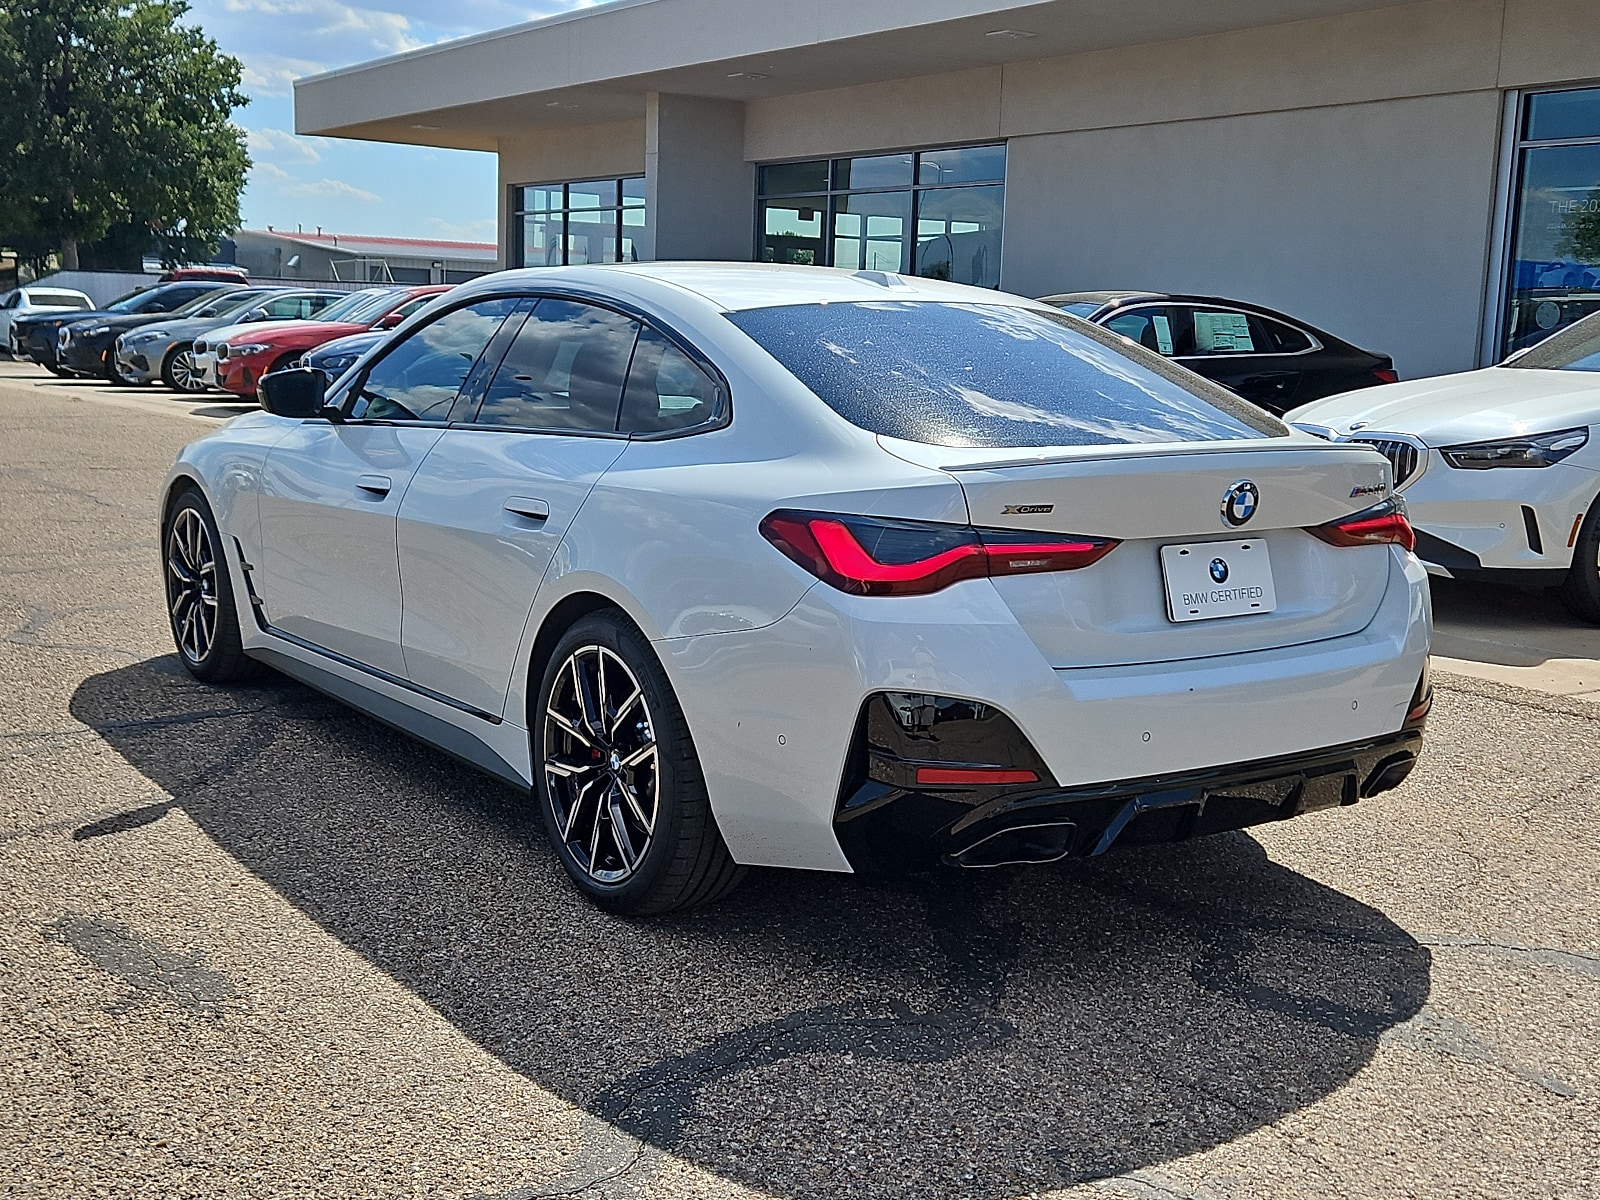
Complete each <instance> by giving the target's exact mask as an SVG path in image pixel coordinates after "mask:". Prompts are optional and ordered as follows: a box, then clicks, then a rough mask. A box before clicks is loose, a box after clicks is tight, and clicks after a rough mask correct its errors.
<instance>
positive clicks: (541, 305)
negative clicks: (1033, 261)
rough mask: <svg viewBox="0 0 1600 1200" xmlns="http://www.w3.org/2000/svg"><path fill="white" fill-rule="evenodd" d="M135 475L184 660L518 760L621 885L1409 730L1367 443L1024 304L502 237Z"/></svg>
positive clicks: (953, 841)
mask: <svg viewBox="0 0 1600 1200" xmlns="http://www.w3.org/2000/svg"><path fill="white" fill-rule="evenodd" d="M326 385H327V380H326V377H325V376H324V375H323V374H322V373H321V372H318V371H315V370H311V369H308V368H299V369H296V370H291V371H285V372H282V373H279V374H277V375H273V376H269V377H268V381H267V382H266V383H264V384H263V387H262V396H261V401H262V406H263V408H264V410H265V411H263V412H261V413H259V414H254V415H250V416H246V417H241V418H239V419H237V420H235V421H233V422H231V423H230V424H228V425H226V426H224V427H223V428H222V429H220V430H219V431H218V432H216V433H213V434H211V435H210V436H207V437H204V438H202V439H200V440H199V441H197V442H195V443H193V444H192V445H190V446H189V447H187V448H186V449H185V450H184V451H183V452H182V454H181V455H180V456H179V458H178V461H177V463H176V465H175V466H174V467H173V469H172V472H171V475H170V477H169V478H168V480H167V483H166V486H165V489H164V491H163V494H162V496H161V530H162V532H161V538H162V548H163V563H164V570H165V578H166V596H167V601H168V607H169V611H170V613H171V617H172V628H173V634H174V637H175V639H176V642H177V646H178V649H179V652H180V654H181V657H182V660H183V662H184V664H185V665H186V666H187V667H188V669H189V670H190V671H191V672H192V673H193V674H195V675H196V676H198V677H199V678H201V679H204V680H210V681H215V682H219V683H220V682H224V681H227V680H231V679H235V678H239V677H240V676H241V675H243V674H245V673H246V671H247V670H248V669H249V668H251V667H252V666H254V665H255V664H257V663H266V664H269V665H271V666H273V667H275V668H277V669H278V670H280V671H282V672H284V673H286V674H288V675H292V676H294V677H296V678H298V679H300V680H303V681H305V682H306V683H308V684H310V685H312V686H314V687H317V688H320V689H322V690H323V691H325V692H327V693H330V694H331V695H334V696H336V697H339V698H340V699H343V700H345V701H348V702H349V703H351V704H353V705H355V706H356V707H358V708H360V709H361V710H363V711H365V712H367V713H369V714H371V715H372V716H374V717H376V718H378V719H379V720H382V721H385V722H387V723H389V724H390V725H392V726H394V727H396V728H397V729H400V730H403V731H404V732H406V733H408V734H411V735H413V736H415V737H418V738H421V739H423V740H425V741H427V742H430V743H432V744H433V745H435V746H437V747H439V748H440V749H442V750H445V751H447V752H449V753H451V754H454V755H456V756H458V757H460V758H462V759H464V760H466V761H467V762H469V763H472V764H475V765H476V766H478V767H480V768H482V769H484V770H485V771H487V772H489V773H491V774H493V775H496V776H498V777H499V778H501V779H503V780H505V781H507V782H508V783H510V784H512V785H513V786H515V787H517V788H520V789H522V790H524V791H527V792H529V793H530V794H531V795H532V797H533V799H534V801H535V802H536V803H537V805H538V807H539V810H540V812H541V814H542V817H543V821H544V824H545V826H546V828H547V829H548V830H549V833H550V839H551V842H552V845H553V846H554V848H555V850H556V852H557V853H558V854H559V856H560V858H561V860H562V862H563V864H564V865H565V867H566V869H567V871H568V872H569V874H570V875H571V877H572V879H573V880H574V881H575V882H576V884H577V886H578V887H579V888H580V889H582V890H583V891H584V892H585V893H586V894H587V895H588V896H589V897H591V898H592V899H593V900H594V901H595V902H596V903H598V904H600V905H602V906H604V907H606V908H608V909H611V910H613V911H618V912H628V913H650V912H660V911H664V910H667V909H671V908H674V907H679V906H683V905H688V904H694V903H698V902H702V901H705V900H709V899H711V898H713V897H715V896H717V895H720V894H721V893H723V892H725V891H726V890H727V889H729V888H730V887H732V886H733V885H734V883H735V882H736V881H737V880H738V879H739V877H740V874H741V872H742V868H743V867H744V866H745V865H754V864H760V865H770V866H782V867H798V868H811V869H817V870H825V871H849V870H851V869H853V868H854V867H859V866H861V865H862V864H863V863H865V862H867V861H868V860H874V861H881V860H882V859H883V858H884V857H888V858H894V859H903V858H907V857H912V856H921V855H930V856H937V857H940V858H943V859H944V860H945V861H946V862H949V863H953V864H956V865H958V866H962V867H969V868H977V867H990V866H999V865H1002V864H1010V863H1037V862H1050V861H1054V860H1057V859H1063V858H1067V857H1071V856H1087V855H1095V854H1100V853H1103V852H1105V851H1106V850H1108V849H1110V848H1111V847H1112V846H1119V847H1120V846H1124V845H1132V844H1139V843H1151V842H1164V841H1171V840H1177V839H1182V838H1187V837H1191V836H1195V835H1199V834H1206V833H1211V832H1215V831H1219V830H1226V829H1236V828H1241V827H1244V826H1247V825H1251V824H1255V823H1258V822H1262V821H1269V820H1277V819H1282V818H1287V817H1293V816H1296V815H1299V814H1301V813H1305V812H1309V811H1312V810H1316V809H1321V808H1328V807H1333V806H1337V805H1342V804H1353V803H1355V802H1356V801H1358V800H1360V799H1364V798H1367V797H1371V796H1374V795H1377V794H1378V793H1380V792H1383V791H1386V790H1388V789H1390V788H1393V787H1395V786H1396V785H1398V784H1399V783H1400V782H1401V781H1402V780H1403V779H1404V778H1405V777H1406V775H1407V774H1408V772H1409V771H1410V770H1411V768H1412V766H1413V765H1414V764H1415V762H1416V758H1417V755H1418V753H1419V751H1420V748H1421V744H1422V726H1423V723H1424V720H1425V717H1426V715H1427V711H1428V707H1429V704H1430V701H1431V693H1430V690H1429V686H1428V676H1427V656H1428V641H1429V633H1430V613H1429V601H1428V589H1427V577H1426V573H1425V572H1424V571H1423V569H1422V567H1421V565H1420V564H1419V563H1418V562H1417V560H1416V559H1415V558H1414V557H1413V556H1412V554H1411V543H1412V533H1411V529H1410V527H1409V525H1408V524H1407V522H1406V518H1405V515H1404V510H1403V507H1402V506H1401V505H1399V504H1398V503H1396V501H1395V500H1394V498H1393V497H1392V494H1391V481H1390V468H1389V464H1388V463H1387V462H1386V461H1385V460H1384V459H1383V457H1382V456H1381V455H1379V454H1377V453H1376V452H1374V451H1373V450H1372V449H1371V448H1369V447H1365V446H1357V445H1334V444H1329V443H1328V442H1326V441H1323V440H1320V439H1318V438H1316V437H1313V436H1311V435H1309V434H1306V433H1301V432H1298V431H1294V430H1291V429H1290V428H1289V427H1287V426H1286V425H1284V424H1282V423H1281V422H1279V421H1278V420H1277V419H1276V418H1274V417H1271V416H1269V415H1267V414H1266V413H1264V412H1263V411H1262V410H1260V409H1258V408H1255V407H1253V406H1251V405H1248V404H1246V403H1244V402H1242V401H1240V400H1239V399H1238V398H1237V397H1234V396H1233V395H1232V394H1231V393H1228V392H1225V391H1223V390H1221V389H1219V388H1217V387H1216V386H1215V385H1212V384H1210V383H1208V382H1207V381H1205V380H1203V379H1201V378H1200V377H1199V376H1196V375H1193V374H1190V373H1189V372H1187V371H1184V370H1183V369H1181V368H1179V367H1175V366H1173V365H1171V364H1169V363H1167V362H1166V361H1165V360H1163V359H1162V358H1161V357H1160V356H1159V355H1156V354H1153V353H1150V352H1148V351H1145V350H1143V349H1141V348H1140V347H1139V346H1137V345H1135V344H1132V343H1130V342H1128V341H1127V340H1126V339H1124V338H1120V337H1118V336H1116V335H1115V334H1112V333H1109V332H1107V331H1105V330H1101V329H1099V328H1097V327H1096V326H1093V325H1089V324H1087V323H1085V322H1082V321H1079V320H1078V319H1076V318H1074V317H1071V316H1068V315H1066V314H1064V313H1062V312H1059V311H1057V310H1055V309H1052V308H1049V307H1047V306H1045V305H1042V304H1039V303H1037V302H1034V301H1030V300H1024V299H1021V298H1018V297H1014V296H1006V295H1001V294H997V293H994V292H989V291H979V290H976V289H971V288H965V287H961V286H957V285H952V284H945V283H936V282H931V281H925V280H917V279H905V278H901V277H899V276H896V275H889V274H883V273H878V272H863V273H858V274H851V273H848V272H844V271H828V270H820V269H813V268H802V267H770V266H752V265H719V264H682V263H679V264H650V265H637V266H635V265H626V266H608V267H573V268H559V269H558V268H550V269H544V270H538V271H517V272H506V273H502V274H499V275H493V276H489V277H486V278H483V279H480V280H477V281H475V282H473V283H470V284H466V285H463V286H462V287H460V288H457V289H455V290H454V291H452V292H451V293H450V294H449V295H448V296H445V297H441V298H440V300H438V301H436V302H435V303H433V304H432V305H430V306H429V307H428V308H426V309H424V310H423V311H422V312H420V313H418V314H416V315H415V316H413V317H412V318H410V319H409V320H408V321H407V322H406V323H405V324H404V325H402V326H401V327H400V328H399V329H397V330H396V331H395V332H394V333H393V334H392V335H391V336H390V337H388V338H387V339H386V340H385V341H384V342H383V343H382V344H380V345H379V346H377V347H375V348H374V349H373V350H371V351H369V352H368V353H367V354H366V355H365V356H364V357H363V358H362V359H361V360H360V361H358V362H357V363H356V364H355V365H354V366H352V367H351V368H349V369H348V370H347V371H345V373H344V374H343V375H342V376H341V377H340V378H339V379H338V380H336V381H335V382H334V383H333V385H332V387H331V389H328V390H326V391H325V387H326Z"/></svg>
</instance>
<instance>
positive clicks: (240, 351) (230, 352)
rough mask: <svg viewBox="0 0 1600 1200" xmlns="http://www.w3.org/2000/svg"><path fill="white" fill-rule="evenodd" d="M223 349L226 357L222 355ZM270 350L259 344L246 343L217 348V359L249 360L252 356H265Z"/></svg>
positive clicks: (269, 347)
mask: <svg viewBox="0 0 1600 1200" xmlns="http://www.w3.org/2000/svg"><path fill="white" fill-rule="evenodd" d="M224 349H226V350H227V354H226V355H224V354H223V350H224ZM271 349H272V347H271V346H263V345H262V344H261V343H260V342H246V343H245V344H244V345H243V346H227V347H223V346H218V347H217V357H218V358H223V357H227V358H249V357H250V356H251V355H252V354H265V353H266V352H267V351H268V350H271Z"/></svg>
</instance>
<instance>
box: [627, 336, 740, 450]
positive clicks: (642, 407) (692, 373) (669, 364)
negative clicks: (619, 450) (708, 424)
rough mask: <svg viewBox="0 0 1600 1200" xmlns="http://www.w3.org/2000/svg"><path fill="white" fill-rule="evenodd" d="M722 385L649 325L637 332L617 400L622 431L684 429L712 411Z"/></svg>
mask: <svg viewBox="0 0 1600 1200" xmlns="http://www.w3.org/2000/svg"><path fill="white" fill-rule="evenodd" d="M720 398H721V390H720V389H719V388H718V387H717V385H716V383H715V382H713V381H712V379H711V377H710V376H709V375H707V374H706V373H705V371H703V370H701V368H700V366H699V364H698V363H696V362H695V361H694V360H693V359H692V358H690V357H689V356H688V355H687V354H685V353H684V352H683V351H682V350H680V349H678V347H677V346H675V345H673V344H672V343H671V342H670V341H668V340H667V339H666V338H665V337H663V336H662V335H661V334H659V333H657V332H656V331H655V330H654V329H646V330H644V332H642V333H641V334H640V335H639V345H638V347H637V349H635V350H634V353H633V366H632V368H631V369H630V371H629V373H628V389H627V392H626V393H625V394H624V396H623V400H622V426H621V428H622V430H623V432H625V433H665V432H667V431H668V430H673V429H687V428H689V427H690V426H693V425H699V424H702V423H703V422H705V421H709V420H710V419H711V418H712V417H713V416H715V415H716V413H717V410H718V407H719V404H720Z"/></svg>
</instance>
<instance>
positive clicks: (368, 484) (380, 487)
mask: <svg viewBox="0 0 1600 1200" xmlns="http://www.w3.org/2000/svg"><path fill="white" fill-rule="evenodd" d="M393 486H394V481H393V480H391V479H390V478H389V477H388V476H387V475H361V476H358V477H357V479H356V487H357V489H359V490H360V491H363V492H370V493H371V494H372V495H374V496H376V497H378V499H380V500H381V499H383V497H385V496H387V495H388V494H389V489H390V488H392V487H393Z"/></svg>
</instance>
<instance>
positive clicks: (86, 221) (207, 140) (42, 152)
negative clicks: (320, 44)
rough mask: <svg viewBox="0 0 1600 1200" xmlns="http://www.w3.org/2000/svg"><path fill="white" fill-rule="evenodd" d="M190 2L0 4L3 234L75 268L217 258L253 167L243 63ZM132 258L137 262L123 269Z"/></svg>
mask: <svg viewBox="0 0 1600 1200" xmlns="http://www.w3.org/2000/svg"><path fill="white" fill-rule="evenodd" d="M188 11H189V5H188V4H187V2H186V0H4V3H3V4H0V229H6V230H10V231H12V233H13V234H15V235H16V236H17V237H18V238H24V239H30V240H32V241H33V242H35V243H37V242H38V241H40V240H43V241H45V242H47V243H48V244H50V245H51V246H53V247H55V248H58V249H59V251H60V257H61V264H62V266H63V267H66V268H68V269H71V268H73V267H76V266H78V263H79V247H80V245H81V244H84V243H95V244H96V250H97V251H98V252H97V253H95V254H93V255H91V256H90V257H92V258H94V259H96V260H97V261H99V262H100V263H101V265H110V263H109V262H106V261H104V260H106V259H113V260H116V263H117V265H123V266H137V263H138V260H139V258H140V257H141V256H142V254H143V253H144V250H145V249H146V248H147V247H148V246H149V245H150V244H151V243H152V242H154V243H155V244H156V246H157V247H158V249H159V252H160V255H161V259H162V261H163V262H164V263H165V264H166V265H168V266H173V265H177V264H179V263H182V262H193V261H197V260H204V259H207V258H209V257H210V256H211V255H212V254H213V253H215V252H216V248H217V243H218V241H219V240H220V239H221V238H222V236H223V235H224V234H226V233H228V232H229V231H230V230H232V229H234V228H236V227H237V226H238V224H239V193H240V192H241V191H243V189H244V179H245V173H246V172H247V171H248V170H249V168H250V158H249V156H248V155H247V154H246V153H245V149H244V133H243V131H242V130H240V129H239V128H238V127H237V126H236V125H234V124H233V123H232V122H231V121H230V120H229V117H230V116H231V115H232V113H233V110H234V109H236V108H238V107H240V106H242V105H244V104H245V103H247V100H246V97H245V96H244V95H243V94H242V93H241V92H240V91H239V79H240V74H241V70H242V68H241V67H240V64H239V60H238V59H236V58H232V57H230V56H228V55H226V54H223V53H221V52H220V51H219V50H218V49H217V44H216V43H215V42H213V41H212V40H211V39H210V38H208V37H206V36H205V34H204V33H202V32H201V31H200V30H199V29H198V28H196V27H194V26H191V25H186V24H184V23H183V18H184V16H185V15H186V14H187V13H188ZM129 259H131V260H132V261H127V260H129Z"/></svg>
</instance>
